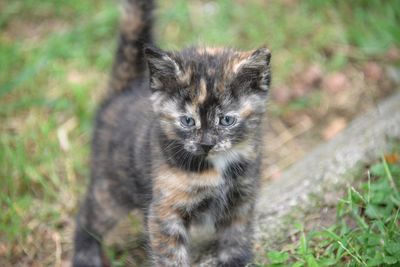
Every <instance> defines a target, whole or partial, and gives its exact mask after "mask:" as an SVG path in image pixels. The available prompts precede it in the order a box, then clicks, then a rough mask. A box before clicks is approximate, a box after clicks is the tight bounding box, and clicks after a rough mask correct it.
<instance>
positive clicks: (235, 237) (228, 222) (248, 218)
mask: <svg viewBox="0 0 400 267" xmlns="http://www.w3.org/2000/svg"><path fill="white" fill-rule="evenodd" d="M252 221H253V203H252V201H249V202H248V203H243V204H241V205H240V207H238V208H236V209H234V210H233V211H232V212H231V213H230V214H229V218H225V219H224V220H222V221H221V222H219V224H218V225H217V231H218V266H219V267H244V266H246V264H248V263H249V262H250V261H251V259H252V235H253V228H252Z"/></svg>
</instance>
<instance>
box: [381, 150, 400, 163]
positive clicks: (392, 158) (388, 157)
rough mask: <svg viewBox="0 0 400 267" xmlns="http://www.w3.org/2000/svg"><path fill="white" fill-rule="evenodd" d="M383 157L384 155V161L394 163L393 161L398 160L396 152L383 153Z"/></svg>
mask: <svg viewBox="0 0 400 267" xmlns="http://www.w3.org/2000/svg"><path fill="white" fill-rule="evenodd" d="M384 157H385V160H386V162H387V163H390V164H394V163H396V162H398V161H399V155H398V154H396V153H394V154H385V156H384Z"/></svg>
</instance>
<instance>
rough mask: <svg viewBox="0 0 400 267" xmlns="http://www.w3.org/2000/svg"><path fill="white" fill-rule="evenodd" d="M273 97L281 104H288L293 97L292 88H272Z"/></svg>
mask: <svg viewBox="0 0 400 267" xmlns="http://www.w3.org/2000/svg"><path fill="white" fill-rule="evenodd" d="M272 98H273V99H275V100H276V102H277V103H279V104H287V103H288V102H289V100H290V98H291V94H290V89H289V88H288V87H287V86H280V87H277V88H275V89H274V90H272Z"/></svg>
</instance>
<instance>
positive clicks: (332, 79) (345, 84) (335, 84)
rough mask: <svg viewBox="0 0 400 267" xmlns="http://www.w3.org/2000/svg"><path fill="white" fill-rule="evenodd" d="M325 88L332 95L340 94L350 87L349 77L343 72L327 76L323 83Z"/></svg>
mask: <svg viewBox="0 0 400 267" xmlns="http://www.w3.org/2000/svg"><path fill="white" fill-rule="evenodd" d="M322 85H323V88H324V89H326V90H328V91H329V92H331V93H338V92H340V91H343V90H345V89H346V88H349V87H350V82H349V79H348V78H347V76H346V75H345V74H343V73H341V72H335V73H331V74H329V75H327V76H326V77H325V78H324V80H323V82H322Z"/></svg>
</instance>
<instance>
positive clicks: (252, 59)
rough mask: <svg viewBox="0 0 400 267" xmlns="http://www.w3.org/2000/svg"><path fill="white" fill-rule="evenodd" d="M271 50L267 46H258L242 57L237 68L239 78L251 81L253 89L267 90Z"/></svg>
mask: <svg viewBox="0 0 400 267" xmlns="http://www.w3.org/2000/svg"><path fill="white" fill-rule="evenodd" d="M270 61H271V52H270V51H269V50H268V49H267V48H259V49H257V50H255V51H254V52H252V53H251V54H250V56H249V57H247V58H246V59H244V60H243V61H242V62H241V63H240V66H239V68H238V70H237V73H238V74H237V75H238V77H240V78H239V79H240V80H247V81H250V82H251V85H252V87H255V88H253V89H260V90H262V91H268V89H269V85H270V82H271V67H270Z"/></svg>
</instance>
